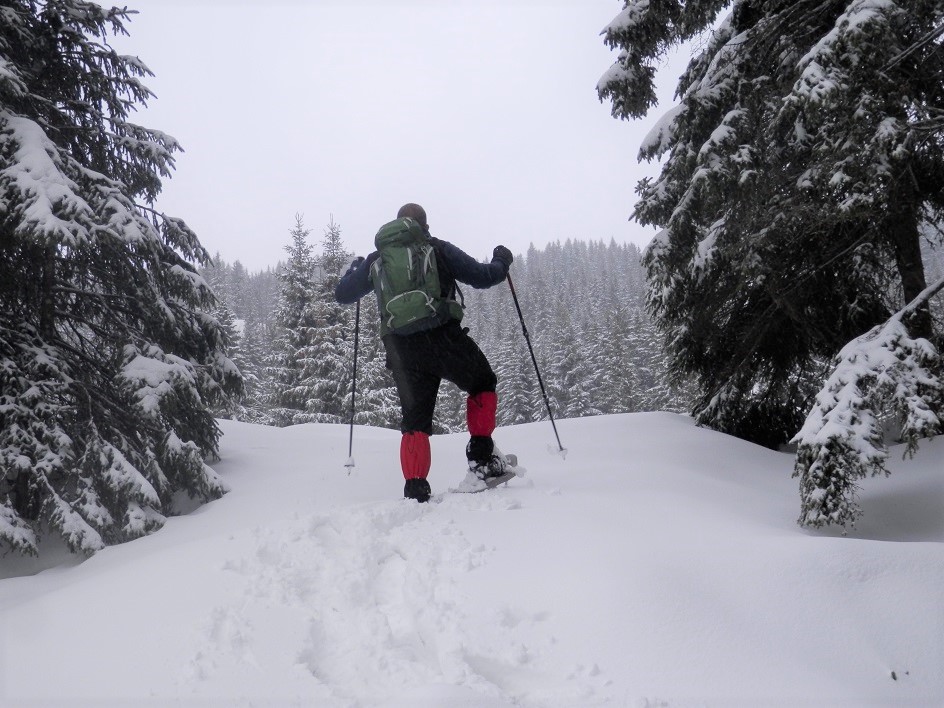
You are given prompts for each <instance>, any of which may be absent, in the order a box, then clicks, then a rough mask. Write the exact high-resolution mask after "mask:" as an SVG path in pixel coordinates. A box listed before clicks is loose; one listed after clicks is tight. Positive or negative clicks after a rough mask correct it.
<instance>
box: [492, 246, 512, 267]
mask: <svg viewBox="0 0 944 708" xmlns="http://www.w3.org/2000/svg"><path fill="white" fill-rule="evenodd" d="M492 260H493V261H500V262H501V263H504V264H505V270H508V269H509V268H511V264H512V262H513V261H514V260H515V257H514V256H513V255H511V251H509V250H508V249H507V248H505V247H504V246H495V250H494V251H492Z"/></svg>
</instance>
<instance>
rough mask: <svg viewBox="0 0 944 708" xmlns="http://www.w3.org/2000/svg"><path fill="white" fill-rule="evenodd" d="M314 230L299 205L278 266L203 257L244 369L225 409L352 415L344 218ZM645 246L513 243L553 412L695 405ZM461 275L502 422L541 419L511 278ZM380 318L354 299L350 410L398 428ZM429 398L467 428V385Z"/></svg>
mask: <svg viewBox="0 0 944 708" xmlns="http://www.w3.org/2000/svg"><path fill="white" fill-rule="evenodd" d="M323 231H324V236H323V238H319V237H318V236H317V235H316V234H315V232H314V230H313V229H309V228H307V227H306V226H305V224H304V223H303V220H302V219H301V217H296V222H295V226H294V228H292V229H290V230H289V229H286V233H287V234H288V239H289V240H290V242H289V243H288V244H287V245H286V247H285V250H286V259H285V261H283V262H282V263H280V264H279V265H278V267H276V268H274V269H270V270H267V271H263V272H260V273H255V274H250V273H247V272H246V270H245V268H243V266H242V265H241V264H240V263H238V262H237V263H235V264H229V263H226V262H225V261H224V260H223V259H222V258H221V257H220V256H217V257H215V258H214V259H213V261H212V262H211V264H210V265H209V266H208V267H207V268H205V269H204V270H203V275H204V276H205V277H206V279H207V281H208V282H209V283H211V285H212V287H213V290H214V292H216V293H217V294H218V296H219V306H218V307H219V309H218V310H217V313H216V314H217V316H218V317H219V319H220V320H221V321H222V322H223V323H224V325H225V327H226V329H227V331H228V333H229V341H230V342H231V345H230V349H229V352H230V356H231V357H232V358H233V360H234V361H235V362H236V364H237V365H238V366H239V368H240V370H241V371H242V373H243V381H244V391H243V395H242V397H241V398H239V399H238V400H234V401H230V402H227V403H225V404H224V405H222V406H220V408H219V409H218V411H217V414H218V415H220V416H221V417H229V418H234V419H237V420H245V421H251V422H257V423H264V424H269V425H291V424H295V423H304V422H326V423H348V422H349V421H350V404H351V393H352V374H353V359H354V325H355V307H353V306H343V305H338V304H337V303H336V302H335V301H334V294H333V292H334V284H335V283H336V282H337V278H338V274H339V273H343V271H344V270H346V269H347V266H348V264H349V263H350V261H351V259H352V257H353V256H351V255H350V254H348V253H346V252H345V250H344V245H343V240H342V232H341V227H340V226H338V225H337V224H334V223H333V221H332V222H331V223H330V224H329V225H328V226H326V227H324V230H323ZM447 238H448V237H447ZM469 250H472V249H469ZM338 254H341V255H340V257H338ZM470 255H472V254H470ZM640 258H641V253H640V250H639V248H638V247H636V246H634V245H632V244H617V243H615V242H612V241H611V242H610V243H609V244H607V243H604V242H603V241H579V240H568V241H566V242H564V243H563V244H562V243H559V242H556V243H552V244H550V245H548V246H547V247H545V248H541V249H537V248H535V247H534V246H532V247H531V248H530V249H529V250H528V252H527V253H524V254H517V255H516V259H515V263H514V264H513V265H512V268H511V277H512V279H513V282H514V286H515V290H516V292H517V294H518V298H519V301H520V304H521V308H522V313H523V316H524V322H525V326H526V327H527V329H528V334H529V336H530V338H531V342H532V345H533V347H534V351H535V356H536V358H537V361H538V365H539V369H540V372H541V376H542V379H543V381H544V383H545V387H546V390H547V394H548V399H549V402H550V406H551V411H552V412H553V414H554V417H555V418H568V417H583V416H591V415H601V414H608V413H626V412H634V411H651V410H672V411H679V412H686V411H687V410H688V409H689V408H690V405H691V402H690V398H691V392H689V391H688V390H687V389H686V387H685V386H675V385H672V384H671V383H670V382H669V380H668V378H667V363H666V359H665V354H664V352H663V347H662V343H661V337H660V335H659V333H658V332H657V330H656V329H655V326H654V325H653V322H652V319H651V318H650V316H649V315H648V314H647V313H646V310H645V292H646V290H645V288H646V285H645V274H644V271H643V268H642V265H641V260H640ZM483 260H484V259H483ZM460 288H461V290H462V294H463V296H464V301H465V316H464V318H463V325H464V326H466V327H468V328H469V331H470V334H471V335H472V336H473V338H474V339H475V340H476V341H477V342H478V344H479V346H480V347H481V348H482V350H483V351H484V352H485V354H486V356H488V358H489V361H490V362H491V364H492V367H493V368H494V370H495V372H496V374H497V375H498V394H499V411H498V416H499V418H498V422H499V425H514V424H517V423H525V422H531V421H537V420H544V419H547V418H548V412H547V407H546V405H545V403H544V401H543V397H542V395H541V391H540V387H539V385H538V381H537V375H536V373H535V370H534V365H533V363H532V361H531V358H530V355H529V353H528V349H527V342H526V340H525V337H524V333H523V331H522V325H521V321H520V319H519V317H518V314H517V312H516V310H515V308H514V303H513V300H512V297H511V292H510V289H509V288H508V287H506V286H504V285H503V286H499V287H495V288H491V289H488V290H474V289H472V288H469V287H465V288H463V287H462V286H461V284H460ZM377 331H378V315H377V308H376V301H375V298H374V297H373V295H368V296H367V297H365V298H363V300H362V301H361V305H360V318H359V335H360V336H359V344H358V348H359V353H358V373H357V382H356V383H357V389H356V398H355V415H354V420H355V422H356V423H357V424H363V425H376V426H381V427H390V428H397V427H398V426H399V419H400V408H399V402H398V399H397V395H396V389H395V388H394V385H393V380H392V378H391V377H390V375H389V372H388V370H387V369H386V366H385V356H384V350H383V345H382V343H381V342H380V340H379V337H378V333H377ZM436 412H437V419H436V428H437V430H438V431H439V432H451V431H458V430H464V429H465V397H464V395H463V394H461V392H459V391H458V390H457V389H456V388H455V387H454V386H453V385H452V384H450V383H448V382H444V383H443V386H442V388H441V390H440V396H439V401H438V403H437V411H436Z"/></svg>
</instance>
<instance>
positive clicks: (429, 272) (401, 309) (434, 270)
mask: <svg viewBox="0 0 944 708" xmlns="http://www.w3.org/2000/svg"><path fill="white" fill-rule="evenodd" d="M374 244H375V245H376V246H377V251H378V253H379V257H378V258H377V259H376V260H375V261H374V262H373V264H372V265H371V268H370V279H371V281H372V282H373V284H374V292H375V293H376V294H377V307H378V309H379V310H380V334H381V336H383V335H385V334H389V333H390V332H393V333H394V334H413V333H414V332H422V331H423V330H427V329H432V328H433V327H438V326H439V325H441V324H445V323H446V322H448V321H449V320H453V319H454V320H461V319H462V306H461V305H460V304H459V303H458V302H456V301H455V300H454V299H451V298H449V297H447V296H446V294H445V293H444V292H443V283H442V281H441V280H440V277H439V265H438V263H437V262H436V252H435V250H434V249H433V244H432V241H430V238H429V234H427V233H426V230H425V229H424V228H423V227H422V226H421V225H420V224H419V222H417V221H415V220H414V219H410V218H403V219H397V220H396V221H391V222H390V223H388V224H384V225H383V226H381V227H380V230H379V231H378V232H377V236H376V237H375V238H374Z"/></svg>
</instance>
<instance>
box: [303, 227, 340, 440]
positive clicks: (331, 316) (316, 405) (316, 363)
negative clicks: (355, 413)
mask: <svg viewBox="0 0 944 708" xmlns="http://www.w3.org/2000/svg"><path fill="white" fill-rule="evenodd" d="M322 248H323V252H322V255H321V258H320V259H319V261H318V263H319V265H320V266H321V267H320V273H321V281H320V282H318V283H315V284H313V289H312V290H313V291H312V297H311V300H310V302H309V304H308V307H307V309H306V311H305V312H304V314H303V320H304V322H305V326H306V327H307V328H308V331H307V336H306V337H305V343H304V345H303V346H302V347H300V348H299V350H298V353H297V355H296V357H295V360H296V362H298V364H299V365H300V366H301V368H302V372H301V374H300V378H299V381H298V382H297V384H296V390H297V391H298V392H299V398H303V399H304V401H305V413H306V415H305V416H303V417H302V416H299V417H297V418H296V420H297V422H302V421H305V422H314V423H341V422H342V421H344V420H346V419H348V417H349V403H348V392H349V391H350V386H351V382H350V378H351V371H352V363H353V351H354V318H353V317H352V315H353V311H352V310H351V308H348V307H344V306H342V305H340V304H338V302H337V301H336V300H335V299H334V289H335V286H336V285H337V283H338V280H339V279H340V274H341V269H342V268H343V267H344V266H345V265H346V264H347V263H348V262H349V261H350V254H349V253H347V252H346V251H345V250H344V243H343V241H342V239H341V227H340V226H338V225H337V224H336V223H335V222H334V218H333V217H332V218H331V221H330V223H329V224H328V226H327V227H326V228H325V236H324V239H323V240H322Z"/></svg>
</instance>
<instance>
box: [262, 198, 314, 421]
mask: <svg viewBox="0 0 944 708" xmlns="http://www.w3.org/2000/svg"><path fill="white" fill-rule="evenodd" d="M289 233H290V235H291V237H292V242H291V243H290V244H288V245H287V246H285V252H286V253H287V254H288V261H286V262H285V263H284V264H283V265H282V266H281V267H280V268H279V270H278V273H277V275H276V277H277V279H278V282H279V300H278V307H277V308H276V312H275V324H276V327H277V332H278V334H277V335H276V339H275V342H274V347H273V353H272V355H271V358H270V360H269V366H268V367H267V368H268V371H267V375H268V376H270V377H271V378H272V381H273V390H272V405H271V415H272V420H273V422H274V423H275V424H276V425H279V426H285V425H292V424H294V423H295V422H302V421H299V420H298V418H299V416H303V414H304V412H305V407H306V402H307V398H306V395H305V394H306V392H305V389H304V387H303V386H300V385H299V383H300V382H301V381H302V380H303V379H304V376H305V374H304V371H303V368H304V362H303V361H300V357H304V349H305V347H306V346H307V345H308V342H309V338H310V335H311V326H310V325H311V323H310V322H309V320H308V313H309V311H310V307H311V303H312V300H313V298H314V275H315V259H314V256H313V255H312V246H311V244H310V243H308V236H309V234H310V233H311V229H308V228H305V222H304V219H303V218H302V216H301V214H296V215H295V226H294V227H293V228H292V229H291V230H290V231H289Z"/></svg>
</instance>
